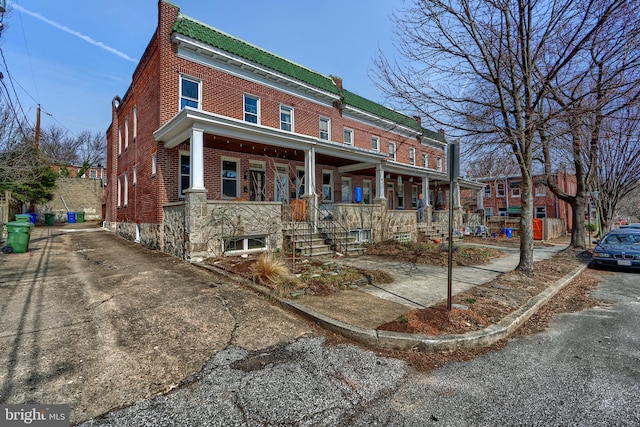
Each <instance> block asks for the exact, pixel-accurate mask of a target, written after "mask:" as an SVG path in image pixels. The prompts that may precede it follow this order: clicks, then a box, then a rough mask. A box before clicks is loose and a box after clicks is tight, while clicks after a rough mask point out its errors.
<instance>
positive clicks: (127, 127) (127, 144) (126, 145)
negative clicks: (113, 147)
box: [124, 116, 129, 151]
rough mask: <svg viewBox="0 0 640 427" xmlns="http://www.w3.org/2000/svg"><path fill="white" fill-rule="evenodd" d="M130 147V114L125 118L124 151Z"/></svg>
mask: <svg viewBox="0 0 640 427" xmlns="http://www.w3.org/2000/svg"><path fill="white" fill-rule="evenodd" d="M128 149H129V116H127V117H125V118H124V151H127V150H128Z"/></svg>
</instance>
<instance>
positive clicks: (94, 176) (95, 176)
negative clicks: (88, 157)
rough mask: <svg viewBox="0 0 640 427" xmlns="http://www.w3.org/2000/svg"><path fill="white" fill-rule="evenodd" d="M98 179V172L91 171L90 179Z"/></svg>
mask: <svg viewBox="0 0 640 427" xmlns="http://www.w3.org/2000/svg"><path fill="white" fill-rule="evenodd" d="M97 177H98V171H96V170H95V169H91V170H90V171H89V178H92V179H96V178H97Z"/></svg>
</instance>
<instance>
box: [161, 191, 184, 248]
mask: <svg viewBox="0 0 640 427" xmlns="http://www.w3.org/2000/svg"><path fill="white" fill-rule="evenodd" d="M163 210H164V214H163V218H164V220H163V224H162V229H163V235H162V243H161V247H162V250H163V251H164V252H166V253H168V254H169V255H173V256H175V257H178V258H181V259H184V256H185V254H184V222H185V219H184V210H185V205H184V203H180V204H175V205H165V206H163Z"/></svg>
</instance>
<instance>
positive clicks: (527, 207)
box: [516, 173, 533, 276]
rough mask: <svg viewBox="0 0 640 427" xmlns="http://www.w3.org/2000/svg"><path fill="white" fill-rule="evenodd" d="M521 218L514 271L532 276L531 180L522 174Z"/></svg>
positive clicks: (525, 174) (528, 175)
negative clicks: (517, 257)
mask: <svg viewBox="0 0 640 427" xmlns="http://www.w3.org/2000/svg"><path fill="white" fill-rule="evenodd" d="M521 190H522V194H521V202H522V216H521V217H520V263H519V264H518V266H517V267H516V270H518V271H520V272H521V273H523V274H525V275H527V276H533V191H532V179H531V175H530V174H528V173H523V174H522V189H521Z"/></svg>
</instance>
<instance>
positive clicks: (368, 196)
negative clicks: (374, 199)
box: [362, 179, 373, 204]
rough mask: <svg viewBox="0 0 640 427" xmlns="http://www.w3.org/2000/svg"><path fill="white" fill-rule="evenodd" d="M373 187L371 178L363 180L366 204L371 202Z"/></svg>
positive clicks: (363, 193) (363, 199) (363, 198)
mask: <svg viewBox="0 0 640 427" xmlns="http://www.w3.org/2000/svg"><path fill="white" fill-rule="evenodd" d="M372 189H373V187H372V186H371V180H370V179H363V180H362V201H363V202H364V203H366V204H371V193H372Z"/></svg>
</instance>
